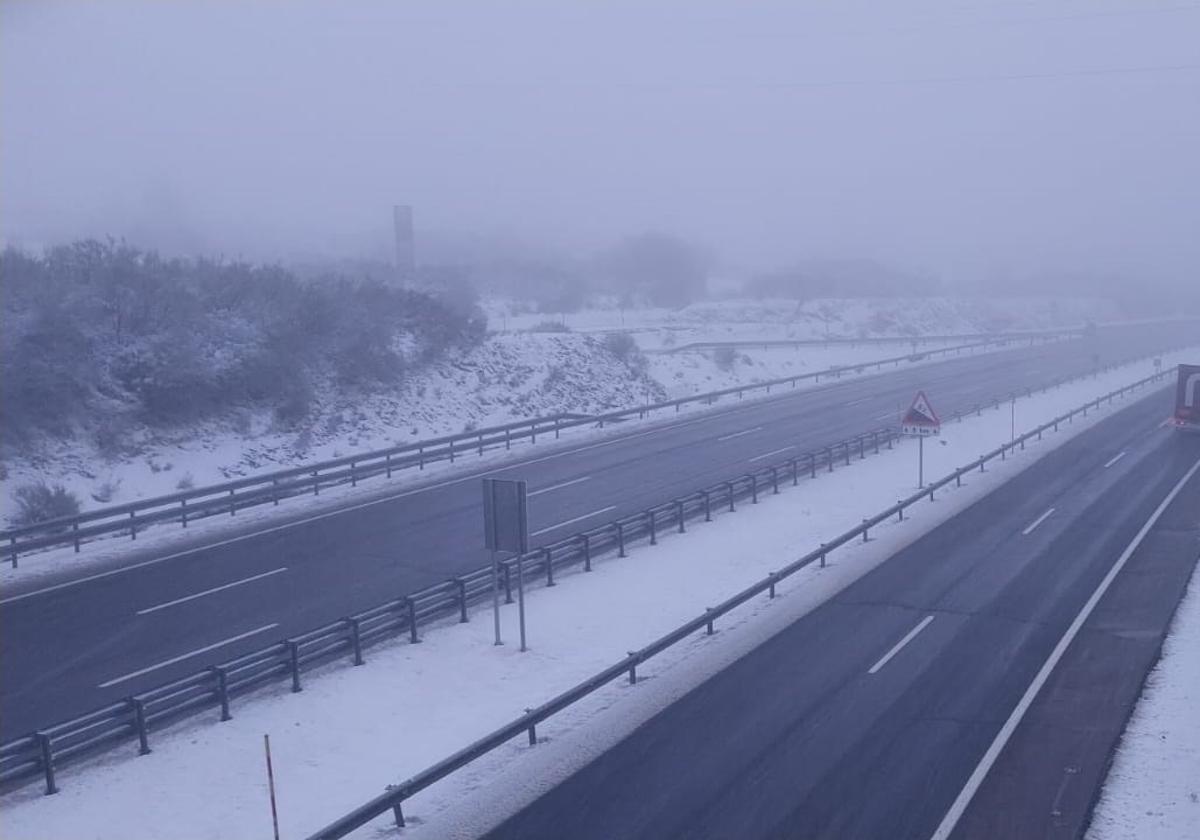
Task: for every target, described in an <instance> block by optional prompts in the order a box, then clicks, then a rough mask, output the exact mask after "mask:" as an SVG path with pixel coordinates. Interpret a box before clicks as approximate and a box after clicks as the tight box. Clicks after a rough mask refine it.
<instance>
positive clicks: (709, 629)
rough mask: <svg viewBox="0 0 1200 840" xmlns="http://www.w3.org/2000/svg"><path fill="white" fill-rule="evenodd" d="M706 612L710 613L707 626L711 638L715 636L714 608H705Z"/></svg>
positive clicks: (707, 633)
mask: <svg viewBox="0 0 1200 840" xmlns="http://www.w3.org/2000/svg"><path fill="white" fill-rule="evenodd" d="M704 611H705V612H706V613H708V625H707V632H706V635H708V636H711V635H712V634H713V621H714V618H713V608H712V607H705V608H704Z"/></svg>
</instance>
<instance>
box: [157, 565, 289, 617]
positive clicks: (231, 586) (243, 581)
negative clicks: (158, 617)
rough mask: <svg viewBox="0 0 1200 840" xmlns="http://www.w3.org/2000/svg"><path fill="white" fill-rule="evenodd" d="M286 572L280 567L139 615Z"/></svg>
mask: <svg viewBox="0 0 1200 840" xmlns="http://www.w3.org/2000/svg"><path fill="white" fill-rule="evenodd" d="M286 571H287V566H280V567H279V568H278V569H272V570H271V571H269V572H263V573H262V574H261V575H254V576H252V577H248V578H242V579H241V580H235V581H234V582H233V583H226V584H224V585H223V586H214V587H213V588H212V589H205V590H204V591H203V592H197V593H196V594H195V595H186V596H184V597H183V598H176V599H175V600H174V601H167V602H166V603H165V604H155V605H154V606H153V607H146V609H144V610H138V611H137V614H138V615H146V614H147V613H152V612H157V611H158V610H165V609H166V608H167V607H173V606H175V605H176V604H183V603H186V602H187V601H194V600H196V599H197V598H203V597H204V596H205V595H211V594H213V593H214V592H221V591H224V590H226V589H233V587H235V586H241V585H242V584H243V583H250V582H251V581H255V580H262V579H263V578H265V577H270V576H271V575H277V574H279V573H280V572H286Z"/></svg>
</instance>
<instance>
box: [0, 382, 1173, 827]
mask: <svg viewBox="0 0 1200 840" xmlns="http://www.w3.org/2000/svg"><path fill="white" fill-rule="evenodd" d="M1149 372H1150V371H1149V366H1148V365H1147V364H1137V365H1131V366H1126V367H1125V368H1123V369H1118V370H1115V371H1112V372H1110V373H1107V374H1105V375H1102V376H1100V377H1098V378H1095V379H1087V380H1082V381H1079V382H1076V383H1074V384H1071V385H1068V386H1064V387H1062V388H1060V389H1056V390H1054V391H1051V392H1049V393H1046V394H1039V395H1036V396H1034V397H1032V398H1029V399H1022V400H1020V401H1019V402H1018V413H1017V417H1018V426H1019V427H1020V428H1027V427H1032V426H1035V425H1037V424H1039V423H1041V422H1043V421H1045V420H1046V419H1048V418H1050V417H1052V416H1054V415H1056V414H1059V413H1061V412H1062V411H1064V410H1066V409H1069V408H1073V407H1075V406H1077V405H1079V404H1082V403H1083V402H1085V401H1088V400H1090V399H1092V398H1094V397H1096V396H1098V395H1100V394H1103V393H1106V392H1108V391H1111V390H1113V389H1114V388H1116V387H1119V386H1121V385H1123V384H1125V383H1127V382H1129V381H1131V380H1134V379H1138V378H1141V377H1143V376H1145V375H1146V374H1147V373H1149ZM1116 407H1119V403H1118V405H1117V406H1116ZM1110 410H1115V409H1108V408H1106V409H1105V410H1104V411H1101V412H1097V413H1094V414H1092V415H1091V416H1089V417H1088V418H1087V419H1085V420H1082V421H1077V422H1076V423H1074V424H1071V425H1065V426H1063V427H1062V432H1061V433H1059V434H1058V435H1051V436H1049V437H1047V438H1046V440H1045V441H1044V442H1043V443H1042V444H1040V445H1037V446H1031V447H1029V448H1028V449H1027V450H1025V451H1024V452H1023V453H1021V452H1019V453H1016V456H1015V457H1012V458H1010V459H1009V460H1007V461H1005V462H1000V463H995V464H993V465H992V466H990V467H989V469H988V471H987V472H985V473H983V474H982V475H975V474H972V477H971V478H970V480H969V481H968V482H967V484H966V485H965V486H964V487H963V488H962V489H959V490H947V491H945V492H944V493H943V494H942V495H940V496H939V497H938V500H937V502H936V503H931V504H928V505H925V504H922V505H921V506H919V507H918V508H914V509H913V510H912V512H911V515H909V516H906V518H905V521H904V522H903V523H894V522H893V523H890V524H888V525H885V526H881V527H880V528H879V529H878V530H877V531H876V532H875V533H874V534H873V539H872V541H871V542H870V543H867V544H854V545H851V546H847V547H846V548H845V549H843V550H841V551H839V552H837V553H835V554H834V555H832V557H831V561H832V562H831V564H830V566H829V567H828V568H825V569H819V568H815V567H811V568H809V569H807V570H805V571H803V572H801V573H799V574H797V575H795V576H794V577H793V578H791V579H789V580H788V581H787V582H785V583H784V584H783V585H782V586H781V587H780V593H781V594H782V595H783V597H781V598H778V599H776V600H773V601H768V600H766V599H765V598H764V599H763V600H762V601H760V602H758V603H756V604H753V605H748V606H747V607H745V608H744V609H742V610H741V611H739V612H737V613H735V614H734V615H732V616H730V617H728V618H727V619H726V620H723V621H721V622H720V624H719V625H718V626H719V632H718V633H717V634H716V635H715V636H714V637H704V636H697V637H695V638H693V639H691V640H690V641H688V642H686V643H683V644H680V645H678V646H676V647H675V648H673V649H672V650H671V651H668V652H667V653H666V654H664V655H662V656H660V657H658V658H656V659H655V660H653V662H652V663H649V664H648V665H647V666H646V667H644V668H642V669H639V675H640V676H641V677H642V679H641V680H640V681H639V683H638V685H636V686H628V685H624V684H620V685H618V684H614V685H611V686H609V687H608V688H607V689H605V690H603V691H600V692H598V693H597V694H594V695H592V696H591V697H590V698H589V699H587V700H585V701H583V702H581V703H579V704H576V705H575V706H574V707H572V708H571V709H569V710H568V711H566V712H564V713H563V714H562V715H560V716H558V717H556V718H554V719H553V720H551V721H549V722H548V723H547V724H545V725H543V726H541V727H539V735H540V736H541V738H542V739H543V740H544V742H543V743H539V744H538V746H537V747H536V748H530V747H528V746H525V745H524V741H523V739H515V740H514V742H512V743H511V744H509V745H507V746H506V747H504V748H503V749H500V750H497V751H495V752H493V753H492V754H491V755H489V756H487V757H485V758H483V759H481V760H480V761H478V762H476V763H475V764H473V765H471V766H470V767H468V768H466V769H465V770H463V771H460V772H459V773H457V774H455V775H454V776H452V777H450V778H449V779H447V780H445V781H444V782H442V783H440V784H439V785H437V786H435V787H434V788H431V789H430V790H428V791H426V792H424V793H422V794H421V795H419V796H418V797H416V798H414V799H413V800H412V801H410V802H409V803H407V804H406V812H407V813H408V814H409V815H410V816H411V817H412V818H413V819H412V827H411V828H409V829H407V830H406V831H405V836H415V837H451V836H461V837H471V836H476V834H477V833H478V831H479V829H480V828H482V827H483V826H485V825H487V824H488V822H489V821H490V820H494V819H495V818H496V817H497V816H498V815H499V814H501V813H503V812H504V811H505V810H507V809H510V808H513V807H517V806H519V805H520V804H521V803H522V802H525V801H528V800H529V799H531V798H532V797H534V796H536V795H537V793H538V792H539V791H541V790H543V789H545V788H546V787H548V786H549V785H551V784H553V783H554V782H555V781H556V780H558V779H561V778H562V777H563V776H564V775H566V774H568V773H569V772H571V771H572V770H573V769H574V768H576V767H578V766H579V765H580V764H581V763H583V762H585V761H587V760H588V759H589V758H590V757H591V756H593V755H595V754H597V753H598V752H599V751H601V750H603V749H604V748H605V747H606V746H607V745H609V744H611V743H613V742H614V741H615V740H616V739H618V738H620V737H622V736H623V735H624V734H626V733H627V732H629V731H631V730H632V728H633V727H635V726H636V725H638V723H640V722H641V721H644V720H645V719H646V718H648V717H649V716H650V715H652V714H653V713H654V712H655V711H657V710H658V709H660V708H662V707H663V706H664V705H666V704H668V703H670V702H671V701H672V700H673V699H675V698H677V697H679V696H680V695H681V694H683V693H684V692H686V691H687V690H688V689H689V688H690V687H692V686H694V685H695V684H697V683H698V682H699V681H701V680H703V679H704V678H705V677H707V676H708V675H710V674H712V673H714V672H716V671H717V670H719V669H720V668H722V667H724V666H725V665H726V664H727V663H729V662H731V661H733V660H734V659H736V658H737V657H738V656H740V655H741V654H743V653H744V652H745V651H747V650H749V649H751V648H753V647H754V646H755V645H757V644H759V643H761V642H762V640H763V639H765V638H768V637H769V636H770V635H772V634H774V633H776V632H778V631H779V630H780V629H782V628H783V627H785V626H787V625H788V624H789V623H791V622H792V621H794V620H796V619H797V618H798V617H800V616H801V615H803V614H804V613H805V612H807V611H809V610H811V609H813V608H814V607H815V606H817V605H818V604H820V603H821V602H823V601H824V600H826V599H827V598H828V597H830V596H831V595H832V594H834V593H835V592H837V591H838V590H840V589H841V588H843V587H844V586H846V585H848V584H849V583H850V582H852V581H853V580H855V579H857V578H858V577H860V576H861V575H862V574H864V573H865V572H867V571H868V570H870V569H871V568H873V567H874V566H876V565H878V564H879V563H881V562H883V561H884V560H885V559H886V558H887V557H888V556H890V555H891V554H893V553H894V552H895V551H896V550H897V549H899V548H900V547H902V546H903V545H905V544H907V543H908V542H910V541H912V540H913V539H915V538H916V537H917V536H919V535H920V534H921V533H923V532H925V531H927V530H928V529H930V528H932V527H934V526H935V525H936V524H938V523H939V522H941V521H944V520H945V519H946V518H947V517H949V516H951V515H953V514H954V513H956V512H958V511H959V510H961V509H962V508H964V507H965V506H966V505H968V504H970V503H971V502H973V501H975V500H976V499H978V498H980V497H981V496H982V495H984V494H985V493H987V492H988V491H989V490H991V489H993V488H994V487H996V486H998V485H999V484H1000V483H1002V482H1003V481H1005V480H1007V479H1008V478H1011V477H1012V476H1013V475H1014V474H1016V473H1017V472H1018V471H1019V470H1020V469H1022V468H1024V467H1025V466H1027V465H1028V464H1030V463H1031V462H1032V461H1033V460H1034V459H1036V458H1037V457H1038V456H1039V455H1041V454H1043V453H1045V452H1046V451H1048V449H1049V448H1051V447H1053V446H1055V445H1057V444H1058V443H1061V442H1062V441H1064V440H1066V439H1067V438H1068V437H1069V436H1070V435H1072V434H1075V433H1077V432H1078V431H1081V430H1082V429H1084V428H1087V427H1088V426H1089V425H1090V424H1092V423H1095V422H1096V421H1097V420H1098V419H1099V418H1100V417H1102V416H1104V414H1105V413H1106V412H1107V411H1110ZM1009 422H1010V417H1009V413H1008V412H1007V411H995V412H985V413H984V415H983V416H981V417H978V418H969V419H967V420H964V421H962V422H960V423H956V424H952V425H949V426H947V427H946V428H945V430H944V432H943V435H942V437H941V438H940V439H939V442H938V445H935V446H932V447H926V449H927V451H926V465H927V475H941V474H944V473H946V472H948V471H949V470H951V469H953V468H954V467H956V466H957V465H959V464H961V463H965V462H967V461H969V460H971V459H973V458H975V457H977V456H978V454H979V453H980V452H983V451H987V450H989V449H991V448H994V447H995V446H996V445H997V444H998V443H999V442H1000V441H1002V440H1006V439H1007V438H1008V435H1009V433H1010V426H1009ZM914 455H915V452H914V449H913V447H912V446H906V445H901V446H899V447H897V448H896V449H895V450H894V451H885V452H884V453H882V454H880V455H878V456H871V457H869V458H868V459H867V460H865V461H862V462H857V463H855V465H854V466H852V467H851V468H848V469H841V470H838V471H837V472H835V473H833V474H832V475H824V474H823V475H821V476H820V477H819V478H818V479H816V480H814V481H811V482H803V483H802V484H801V485H800V486H799V487H797V488H790V487H789V488H787V489H786V490H785V491H784V492H783V493H781V494H780V495H778V496H772V495H767V496H764V497H763V501H762V502H761V503H760V504H759V505H749V504H746V505H742V506H740V507H739V510H738V512H737V513H735V514H726V515H722V516H719V517H718V518H717V519H716V520H715V522H714V523H713V524H707V525H705V524H697V525H695V526H693V527H692V528H690V529H689V531H688V533H686V534H682V535H676V534H672V535H670V537H669V538H667V537H664V538H663V539H662V541H661V542H660V544H659V545H658V546H656V547H650V546H647V545H644V544H642V545H638V546H635V547H634V548H633V550H632V551H631V554H630V557H629V558H628V559H624V560H621V559H615V558H607V559H602V560H601V561H599V562H597V564H596V570H595V571H594V572H593V573H591V574H585V573H583V572H574V573H571V574H566V575H563V576H561V577H560V579H559V585H558V586H557V587H555V588H554V589H553V590H547V589H541V588H535V589H533V590H532V591H531V592H530V593H529V598H528V613H529V628H530V642H531V646H532V649H531V651H530V652H528V653H525V654H522V653H520V652H518V650H517V646H516V645H515V644H512V643H511V642H512V641H513V635H514V633H515V626H514V625H515V611H514V608H513V607H505V608H504V613H503V617H504V622H505V633H506V635H507V637H508V639H509V641H510V644H508V645H506V646H504V647H501V648H496V647H493V646H492V644H491V627H490V622H489V621H487V620H486V618H487V617H486V615H484V614H482V613H478V612H476V613H475V614H474V617H473V620H472V621H471V622H470V623H468V624H443V625H440V626H433V627H429V628H427V629H426V631H425V635H424V642H423V644H421V645H417V646H412V645H408V644H406V643H404V642H403V641H399V640H397V641H393V642H389V643H386V644H383V645H380V646H379V647H377V648H374V649H371V650H370V651H368V653H367V660H368V662H367V665H366V666H364V667H362V668H354V667H349V665H348V663H344V664H334V665H331V666H329V667H326V668H324V669H322V670H321V671H319V672H317V673H315V674H311V675H306V677H305V689H304V691H303V692H302V693H301V694H291V693H289V692H288V691H287V687H286V686H278V687H273V688H270V689H265V690H263V691H261V692H259V694H258V696H257V697H255V698H245V699H242V700H239V701H238V702H236V703H235V705H234V708H233V715H234V719H233V720H232V721H230V722H227V723H217V722H216V720H215V717H216V715H215V712H214V713H211V714H209V715H208V716H206V717H204V718H199V719H193V720H190V721H185V722H183V723H180V724H177V725H175V726H173V727H172V728H171V729H170V730H168V731H163V732H154V733H152V736H151V746H152V747H153V748H154V752H153V754H151V755H150V756H146V757H136V756H135V755H134V753H135V747H134V746H133V745H132V744H129V745H127V747H126V748H125V749H124V750H123V751H119V752H117V753H112V754H109V755H106V756H102V757H99V758H96V759H93V760H90V761H89V762H87V763H85V764H81V765H78V766H75V767H68V768H65V769H63V770H61V772H60V774H59V783H60V786H61V788H62V791H61V792H60V793H59V794H58V795H56V796H53V797H44V796H42V795H41V794H40V791H39V790H38V788H37V786H36V785H32V786H30V787H28V788H26V789H24V790H22V791H18V792H15V793H12V794H9V795H7V796H5V797H4V798H3V799H0V808H2V809H3V812H4V813H3V824H4V833H5V837H6V838H8V840H19V838H47V837H72V838H90V837H96V838H111V837H121V838H127V840H136V838H159V837H168V836H169V837H179V836H186V837H189V838H195V840H202V839H203V838H235V839H236V838H241V837H246V838H255V837H269V836H270V832H271V826H270V810H269V805H268V799H267V792H266V773H265V766H264V760H263V754H262V736H263V734H264V733H269V734H270V736H271V744H272V751H273V759H274V768H275V778H276V783H277V789H278V798H279V808H280V818H281V822H282V834H283V836H285V837H289V838H291V837H300V836H305V835H306V834H307V833H309V832H311V831H313V830H315V829H317V828H318V827H320V826H321V825H323V824H325V823H326V822H328V821H329V820H331V819H332V818H333V817H335V816H337V815H339V814H341V813H343V812H344V811H346V810H348V809H349V808H351V807H353V806H356V805H358V804H360V803H361V802H362V801H364V800H365V799H367V798H369V797H371V796H374V795H375V794H377V793H379V792H381V791H382V789H383V787H384V785H385V784H387V783H389V782H396V781H400V780H402V779H404V778H406V777H408V776H409V775H411V774H413V773H414V772H417V771H419V770H421V769H423V768H425V767H426V766H428V765H430V764H431V763H433V762H434V761H436V760H438V759H440V758H443V757H444V756H446V755H447V754H449V753H450V752H452V751H453V750H455V749H458V748H460V747H462V746H463V745H465V744H467V743H469V742H470V741H472V740H474V739H476V738H478V737H479V736H481V735H483V734H484V733H486V732H488V731H490V730H492V729H494V728H495V727H497V726H499V725H501V724H503V723H505V722H507V721H509V720H511V719H512V718H514V717H515V716H517V715H518V714H520V712H521V710H522V709H524V708H525V707H528V706H533V705H535V704H538V703H540V702H543V701H545V700H546V699H548V698H549V697H551V696H552V695H554V694H555V693H557V692H559V691H561V690H563V689H564V688H566V687H568V686H570V685H572V684H574V683H576V682H578V681H579V680H581V679H583V678H585V677H587V676H588V675H590V674H592V673H594V672H595V671H597V670H599V669H600V668H602V667H605V666H607V665H609V664H611V663H612V662H615V661H617V660H618V659H620V658H621V657H623V656H624V655H625V653H626V652H627V651H629V650H631V649H634V648H637V647H640V646H642V645H645V644H646V643H647V642H649V641H650V640H652V639H654V638H656V637H658V636H659V635H661V634H662V633H664V632H666V631H667V630H669V629H670V628H672V627H674V626H677V625H678V624H679V623H681V622H682V621H684V620H687V619H689V618H691V617H693V616H695V615H697V614H699V613H700V612H702V610H703V609H704V607H705V606H708V605H710V604H712V603H715V602H717V601H718V600H720V599H722V598H724V597H727V596H728V595H729V594H731V593H733V592H734V591H737V590H739V589H741V588H743V587H744V586H746V585H747V584H748V583H750V582H751V581H754V580H757V579H760V578H761V577H763V576H764V575H765V574H766V573H767V572H769V571H771V570H773V569H776V568H778V567H779V566H780V565H782V564H783V563H785V562H786V561H788V560H790V559H793V558H794V557H796V556H798V555H799V554H802V553H804V552H806V551H808V550H810V549H811V548H812V547H814V546H815V545H817V544H818V543H820V542H821V541H822V540H823V539H827V538H828V537H829V536H831V535H835V534H838V533H841V532H843V531H845V530H846V529H847V528H849V527H851V526H853V525H855V524H857V523H858V522H859V521H861V519H862V517H863V516H864V515H866V514H869V513H872V512H874V511H876V510H879V509H882V508H884V507H886V506H888V505H890V504H891V503H893V502H894V501H895V500H896V499H897V498H900V497H902V496H904V495H907V494H908V493H909V492H911V490H912V489H913V482H914V478H915V476H914V462H913V458H914ZM359 836H362V837H386V836H396V834H395V832H394V830H393V829H390V828H388V826H387V821H386V819H384V820H380V821H378V822H377V823H375V824H373V825H371V826H369V827H366V828H364V829H363V830H362V831H360V832H359Z"/></svg>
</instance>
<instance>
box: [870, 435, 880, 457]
mask: <svg viewBox="0 0 1200 840" xmlns="http://www.w3.org/2000/svg"><path fill="white" fill-rule="evenodd" d="M871 443H872V444H874V446H875V454H876V455H878V454H879V432H877V431H875V432H871Z"/></svg>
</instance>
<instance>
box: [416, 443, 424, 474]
mask: <svg viewBox="0 0 1200 840" xmlns="http://www.w3.org/2000/svg"><path fill="white" fill-rule="evenodd" d="M417 469H419V470H423V469H425V447H424V446H418V447H417Z"/></svg>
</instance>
